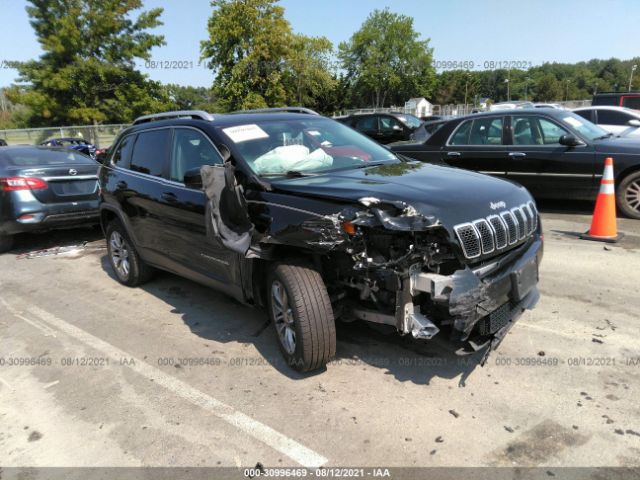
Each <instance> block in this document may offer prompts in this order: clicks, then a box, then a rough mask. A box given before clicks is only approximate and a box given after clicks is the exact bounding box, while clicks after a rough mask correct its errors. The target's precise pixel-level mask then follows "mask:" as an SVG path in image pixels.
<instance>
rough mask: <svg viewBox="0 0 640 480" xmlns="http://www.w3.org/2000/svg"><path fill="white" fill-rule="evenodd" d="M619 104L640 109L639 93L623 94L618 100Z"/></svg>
mask: <svg viewBox="0 0 640 480" xmlns="http://www.w3.org/2000/svg"><path fill="white" fill-rule="evenodd" d="M620 106H621V107H627V108H632V109H634V110H640V95H624V96H623V97H622V99H621V101H620Z"/></svg>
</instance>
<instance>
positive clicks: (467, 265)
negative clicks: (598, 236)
mask: <svg viewBox="0 0 640 480" xmlns="http://www.w3.org/2000/svg"><path fill="white" fill-rule="evenodd" d="M359 203H360V205H358V206H356V207H348V208H345V209H343V210H342V211H341V212H340V214H339V215H338V216H337V218H334V219H333V220H334V221H335V223H336V224H338V225H340V226H341V229H342V231H343V233H345V232H346V234H347V236H348V239H347V240H346V241H345V242H341V243H340V248H336V249H333V250H332V251H331V252H328V253H327V254H326V255H324V256H323V257H322V265H323V276H324V277H325V281H326V284H327V286H328V288H329V290H330V292H331V293H332V297H333V299H334V301H335V308H336V316H340V317H341V318H342V319H343V320H347V321H348V320H354V319H360V320H365V321H369V322H374V323H379V324H386V325H391V326H394V327H395V328H396V329H397V331H398V332H399V333H400V334H403V335H408V334H411V335H412V336H413V337H414V338H416V339H424V340H428V339H431V338H433V337H434V336H436V335H448V338H449V340H450V341H451V342H454V343H455V344H456V345H457V346H458V353H460V354H465V353H472V352H474V351H477V350H480V349H481V348H483V347H485V346H486V345H488V344H490V348H489V349H487V354H488V352H489V351H491V350H492V349H493V348H496V347H497V345H498V344H499V343H500V341H501V340H502V338H503V337H504V335H505V334H506V332H507V331H508V330H509V328H510V327H511V326H512V325H513V323H514V322H515V321H516V320H517V319H518V317H519V316H520V315H521V314H522V313H523V312H524V311H525V310H526V309H531V308H533V307H534V306H535V304H536V303H537V301H538V298H539V293H538V289H537V283H538V266H539V264H540V261H541V259H542V237H541V234H540V232H541V228H540V222H539V218H538V213H537V210H536V208H535V205H534V204H533V202H532V201H529V202H527V203H523V204H520V205H518V206H516V207H514V208H511V209H510V210H509V209H506V208H505V209H504V210H497V211H495V212H492V213H491V214H490V215H489V216H487V217H485V218H479V219H470V221H469V222H465V223H460V224H456V225H452V226H449V225H443V224H442V223H441V222H440V220H438V219H436V218H434V217H431V216H428V215H424V214H421V213H420V212H419V210H418V209H416V208H414V207H413V206H411V205H408V204H406V203H403V202H385V201H383V200H380V199H377V198H370V197H367V198H361V199H360V202H359ZM485 358H486V357H485Z"/></svg>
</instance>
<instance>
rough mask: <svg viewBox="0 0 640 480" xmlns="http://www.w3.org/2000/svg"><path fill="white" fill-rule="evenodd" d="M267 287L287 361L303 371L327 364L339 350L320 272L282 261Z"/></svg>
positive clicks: (269, 306) (272, 272)
mask: <svg viewBox="0 0 640 480" xmlns="http://www.w3.org/2000/svg"><path fill="white" fill-rule="evenodd" d="M267 287H268V290H267V294H268V308H269V316H270V318H271V321H272V323H273V325H274V327H275V330H276V334H277V336H278V343H279V345H280V351H281V352H282V354H283V355H284V357H285V359H286V361H287V363H288V364H289V365H290V366H291V367H293V368H295V369H296V370H299V371H301V372H307V371H310V370H316V369H318V368H322V367H324V366H325V365H326V364H327V362H329V360H331V358H333V356H334V355H335V353H336V325H335V320H334V317H333V309H332V307H331V301H330V300H329V294H328V293H327V288H326V286H325V284H324V281H323V280H322V277H321V276H320V274H319V273H318V272H317V271H316V270H315V269H313V268H311V267H309V266H306V265H296V264H288V263H279V264H276V265H275V266H274V267H273V268H272V270H271V273H270V275H269V281H268V285H267Z"/></svg>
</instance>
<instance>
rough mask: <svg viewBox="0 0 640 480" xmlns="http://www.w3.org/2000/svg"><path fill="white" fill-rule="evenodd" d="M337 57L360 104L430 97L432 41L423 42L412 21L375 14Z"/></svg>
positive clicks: (391, 14) (396, 16) (387, 13)
mask: <svg viewBox="0 0 640 480" xmlns="http://www.w3.org/2000/svg"><path fill="white" fill-rule="evenodd" d="M338 57H339V59H340V60H341V62H342V67H343V68H344V70H346V72H347V74H348V75H349V77H350V78H351V80H352V82H353V86H354V89H355V90H356V93H357V94H358V95H359V97H360V99H361V100H364V99H370V103H371V104H372V105H373V106H374V107H381V106H384V105H386V104H388V103H393V102H403V101H405V100H407V99H408V98H409V97H416V96H428V95H429V94H430V93H431V90H432V88H433V84H434V80H435V70H434V69H433V66H432V49H431V48H429V40H420V34H419V33H417V32H416V31H415V30H414V28H413V18H411V17H408V16H405V15H398V14H396V13H392V12H390V11H389V10H388V9H385V10H374V11H373V12H372V13H371V14H370V15H369V17H368V18H367V20H365V22H364V23H363V24H362V27H361V28H360V30H358V31H357V32H355V33H354V34H353V36H352V37H351V38H350V39H349V41H347V42H343V43H341V44H340V45H339V52H338Z"/></svg>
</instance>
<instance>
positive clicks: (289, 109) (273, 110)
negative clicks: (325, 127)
mask: <svg viewBox="0 0 640 480" xmlns="http://www.w3.org/2000/svg"><path fill="white" fill-rule="evenodd" d="M278 112H281V113H306V114H309V115H318V116H320V114H319V113H318V112H316V111H315V110H311V109H310V108H305V107H274V108H255V109H253V110H237V111H235V112H231V113H278Z"/></svg>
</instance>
